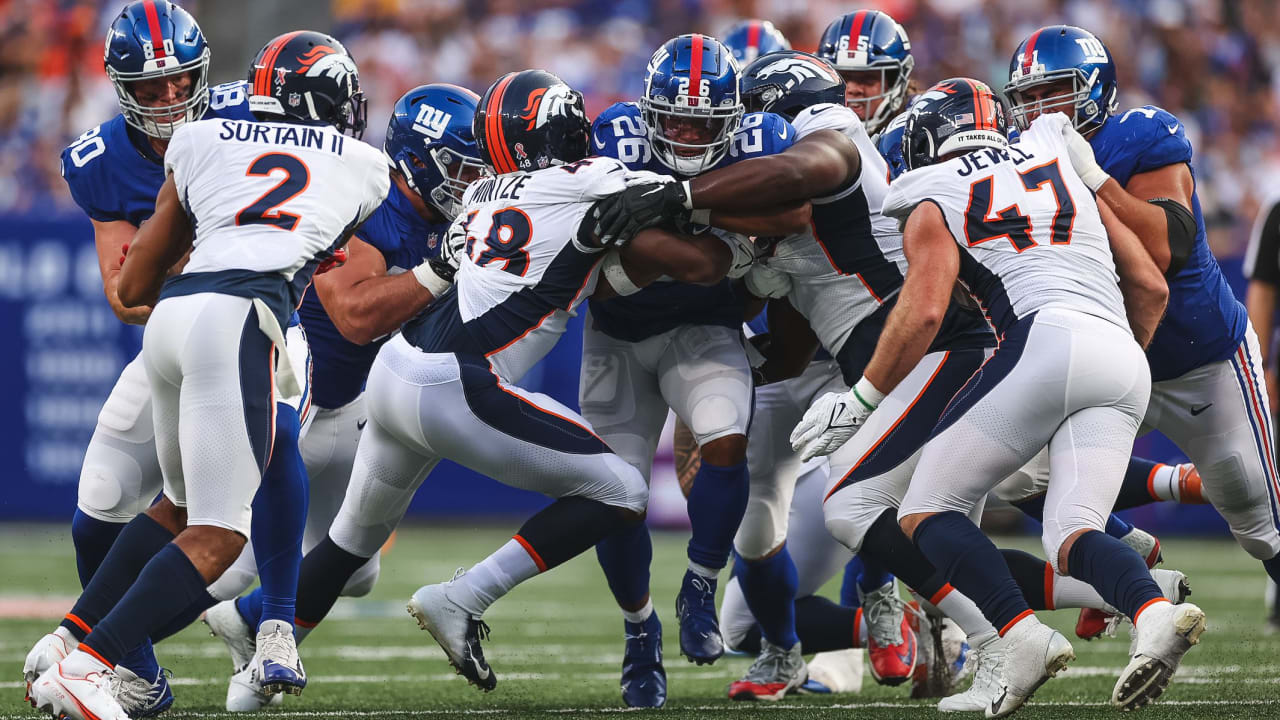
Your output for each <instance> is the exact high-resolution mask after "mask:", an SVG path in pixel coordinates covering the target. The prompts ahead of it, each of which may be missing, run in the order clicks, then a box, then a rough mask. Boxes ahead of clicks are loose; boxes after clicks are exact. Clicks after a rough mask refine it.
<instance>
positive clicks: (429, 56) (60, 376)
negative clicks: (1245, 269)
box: [0, 0, 1280, 533]
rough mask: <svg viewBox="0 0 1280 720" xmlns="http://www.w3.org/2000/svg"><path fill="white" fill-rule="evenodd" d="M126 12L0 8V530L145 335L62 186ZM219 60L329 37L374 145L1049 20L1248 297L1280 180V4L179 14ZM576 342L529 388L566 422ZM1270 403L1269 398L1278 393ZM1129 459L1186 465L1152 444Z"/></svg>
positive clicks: (44, 507) (58, 481) (355, 6)
mask: <svg viewBox="0 0 1280 720" xmlns="http://www.w3.org/2000/svg"><path fill="white" fill-rule="evenodd" d="M123 4H124V3H123V2H121V1H120V0H109V1H106V2H104V1H102V0H75V1H73V0H0V338H6V339H7V342H5V343H3V344H2V345H0V347H3V351H2V352H0V451H3V457H4V458H5V465H6V467H5V469H4V480H3V487H4V491H5V492H4V493H3V495H0V521H18V520H32V519H44V520H66V519H69V518H70V516H71V512H72V510H73V508H74V504H75V485H76V481H77V477H78V473H79V468H80V462H81V458H82V457H83V452H84V447H85V445H86V444H87V442H88V439H89V436H90V434H91V432H92V429H93V425H94V422H95V419H96V417H97V413H98V410H99V408H100V407H101V404H102V401H103V400H104V399H105V397H106V395H107V393H108V392H109V391H110V388H111V386H112V384H113V383H114V381H115V379H116V377H117V375H118V373H119V370H120V368H121V367H122V366H123V365H124V363H125V362H127V361H128V359H129V358H131V357H132V356H133V354H134V353H136V351H137V349H138V348H139V346H140V341H141V328H132V327H126V326H123V325H122V324H121V323H120V322H119V321H117V320H116V318H115V317H114V316H113V315H112V313H111V311H110V309H109V308H108V306H107V304H106V302H105V300H104V299H103V296H102V289H101V280H100V277H99V274H98V268H97V259H96V254H95V251H94V248H93V241H92V229H91V227H90V225H89V222H88V220H87V219H86V218H85V216H84V215H83V213H81V212H80V211H79V210H78V209H77V208H76V206H75V205H74V203H73V202H72V201H71V198H70V196H69V194H68V193H67V191H66V187H65V185H64V184H63V182H62V180H61V178H60V176H59V167H58V155H59V152H60V151H61V149H62V148H63V147H64V146H66V145H67V144H68V143H69V142H70V141H71V140H72V139H73V138H75V137H76V136H77V135H78V134H79V133H81V132H83V131H85V130H86V129H88V128H91V127H93V126H95V125H97V124H98V123H100V122H102V121H104V120H106V119H108V118H110V117H111V116H112V115H114V114H115V113H116V112H118V108H117V106H116V98H115V94H114V91H113V90H112V89H111V87H110V85H109V83H108V82H107V79H106V76H105V74H104V73H103V70H102V38H103V35H104V33H105V28H106V27H107V25H108V23H109V22H110V18H111V16H112V15H113V13H114V12H115V10H116V9H117V8H119V7H120V6H121V5H123ZM181 4H182V5H183V6H184V7H185V8H187V9H188V10H190V11H192V13H193V14H194V15H195V16H196V18H197V19H198V20H199V22H200V23H201V26H202V28H203V29H204V31H205V34H206V36H207V37H208V40H209V44H210V46H211V48H212V51H213V62H212V70H211V82H212V83H218V82H225V81H228V80H234V79H238V78H240V77H243V75H244V71H245V69H246V68H247V65H248V62H249V60H250V58H251V57H252V55H253V53H254V52H255V51H256V50H257V49H258V48H259V47H260V46H261V45H262V44H263V43H265V42H266V41H267V40H269V39H270V38H271V37H272V36H274V35H276V34H277V33H279V32H282V31H285V30H289V29H295V28H298V27H309V28H314V29H322V30H326V29H327V30H329V31H330V32H331V33H332V34H334V35H335V36H336V37H338V38H339V39H340V40H342V41H343V42H344V43H345V44H346V46H347V47H348V49H349V50H350V51H351V52H352V54H353V55H354V56H355V57H356V59H357V61H358V63H359V65H360V69H361V79H362V83H363V85H364V88H365V91H366V94H367V95H368V96H369V99H370V104H369V118H370V131H369V132H368V133H367V134H366V136H365V139H366V140H368V141H369V142H371V143H374V144H375V145H378V144H380V143H381V140H382V131H383V129H384V128H385V123H386V119H387V117H388V114H389V111H390V108H391V105H392V103H393V102H394V101H395V99H396V98H397V97H398V96H399V95H400V94H401V93H402V92H403V91H405V90H407V89H408V88H410V87H413V86H415V85H418V84H421V83H424V82H440V81H444V82H453V83H457V84H460V85H464V86H466V87H470V88H472V89H473V90H476V91H477V92H483V90H484V89H485V87H487V86H488V85H489V83H490V82H492V81H493V80H494V79H496V78H497V77H498V75H500V74H501V73H503V72H506V71H508V70H513V69H521V68H526V67H543V68H546V69H549V70H551V71H552V72H555V73H557V74H558V75H560V76H561V77H562V78H564V79H565V80H566V81H567V82H569V83H570V84H571V85H572V86H573V87H575V88H578V89H580V90H582V91H583V92H584V93H585V94H586V97H587V105H588V111H589V112H590V113H591V114H592V115H594V114H595V113H598V112H599V111H600V110H602V109H604V108H605V107H607V106H608V105H609V104H610V103H612V102H615V101H618V100H631V99H634V98H635V97H637V96H638V95H639V93H640V92H641V89H642V81H643V73H644V66H645V63H646V61H647V60H648V58H649V55H650V54H651V52H652V50H653V49H654V48H655V47H656V46H657V45H658V44H660V43H661V42H662V41H663V40H665V39H667V38H669V37H672V36H675V35H678V34H681V33H684V32H690V31H701V32H706V33H710V34H713V35H714V34H716V33H718V32H721V31H722V30H723V29H724V28H726V27H727V26H728V25H730V24H731V23H732V22H733V21H734V20H736V19H739V18H745V17H761V18H768V19H772V20H773V21H774V22H775V23H776V24H778V26H779V27H780V28H781V29H782V30H783V32H784V33H785V34H786V35H787V36H788V38H790V39H791V41H792V43H793V44H794V45H795V47H797V48H799V49H804V50H812V49H813V48H814V45H815V43H816V41H817V38H818V34H819V33H820V32H821V30H822V28H823V27H824V26H825V24H826V23H827V22H828V21H829V20H830V19H832V18H834V17H835V16H837V15H838V14H840V13H842V12H846V11H850V10H852V9H855V8H857V7H868V8H872V7H874V8H879V9H883V10H886V11H888V12H889V13H891V14H892V15H893V16H894V17H896V18H897V19H898V20H899V21H901V22H902V23H903V24H904V25H905V26H906V28H907V30H908V32H909V34H910V36H911V40H912V43H913V47H912V49H913V52H914V54H915V56H916V63H917V64H916V72H915V76H914V77H915V78H916V79H917V80H918V81H919V82H920V83H921V84H922V85H925V86H927V85H928V84H930V83H932V82H934V81H936V80H939V79H942V78H944V77H949V76H953V75H968V76H972V77H976V78H979V79H982V80H986V81H988V82H990V83H992V84H993V85H997V86H998V85H1001V84H1002V83H1003V79H1004V78H1005V77H1006V72H1007V63H1008V58H1009V54H1010V52H1011V51H1012V48H1013V47H1014V46H1015V45H1016V43H1017V42H1018V40H1019V39H1020V38H1022V37H1023V36H1025V35H1027V34H1028V33H1029V32H1030V31H1031V30H1033V29H1034V28H1035V27H1037V26H1039V25H1041V24H1043V23H1044V22H1046V18H1054V19H1061V21H1065V22H1069V23H1072V24H1078V25H1081V26H1084V27H1086V28H1089V29H1091V30H1093V31H1095V32H1096V33H1097V34H1098V35H1099V36H1100V37H1101V38H1102V39H1103V40H1104V41H1105V42H1107V44H1108V45H1109V47H1110V48H1111V50H1112V52H1113V53H1114V55H1115V59H1116V62H1117V65H1118V66H1119V71H1120V82H1121V106H1122V107H1132V106H1136V105H1143V104H1146V103H1155V104H1158V105H1160V106H1162V107H1165V108H1166V109H1168V110H1170V111H1172V112H1173V113H1174V114H1176V115H1177V116H1178V117H1179V118H1180V119H1181V120H1182V122H1183V123H1184V124H1185V125H1186V126H1187V131H1188V135H1189V137H1190V138H1191V139H1192V142H1193V143H1194V146H1195V148H1196V152H1197V155H1196V158H1195V160H1194V166H1195V172H1196V177H1197V181H1198V191H1199V195H1200V200H1201V203H1202V205H1203V208H1204V212H1205V217H1206V220H1207V222H1208V224H1209V240H1210V244H1211V245H1212V247H1213V249H1214V251H1215V253H1216V254H1217V256H1218V258H1219V260H1220V261H1221V262H1222V264H1223V266H1224V269H1225V270H1226V272H1227V275H1228V277H1229V278H1230V279H1231V281H1232V284H1233V286H1234V287H1235V288H1236V290H1237V295H1238V296H1239V297H1241V298H1243V289H1244V279H1243V277H1242V275H1241V255H1242V254H1243V252H1244V248H1245V246H1246V244H1247V242H1248V235H1249V229H1250V226H1251V224H1252V222H1253V218H1254V216H1255V214H1256V212H1257V208H1258V206H1259V203H1260V202H1262V201H1263V200H1265V199H1266V198H1265V194H1266V193H1267V192H1268V191H1269V189H1270V188H1275V187H1276V186H1277V182H1278V181H1280V135H1278V134H1277V128H1280V122H1277V121H1280V109H1278V104H1280V103H1278V101H1280V72H1277V70H1280V7H1277V6H1278V5H1280V4H1278V3H1273V2H1268V1H1266V0H1243V1H1238V2H1232V1H1228V0H1150V1H1149V2H1144V1H1142V0H1107V1H1105V2H1104V1H1102V0H928V1H913V0H896V1H889V2H867V3H862V4H859V3H856V2H838V3H837V2H831V1H830V0H761V1H760V2H750V1H746V2H733V1H730V0H708V1H701V0H654V1H652V2H649V1H646V0H620V1H618V2H605V1H602V0H580V1H577V2H575V1H574V0H563V1H561V2H547V1H545V0H538V1H531V0H488V1H478V0H334V1H333V2H332V3H325V2H318V1H307V0H286V1H282V2H261V1H259V2H251V1H250V0H216V1H215V0H204V1H203V2H197V1H196V0H189V1H188V2H183V3H181ZM579 332H580V326H574V327H572V328H571V331H570V332H569V333H568V334H567V335H566V337H565V338H564V339H563V341H562V342H561V343H560V345H559V346H558V347H557V349H556V351H555V352H554V353H553V354H552V355H551V356H549V357H548V358H547V360H545V361H544V362H543V363H542V364H540V365H539V366H538V367H537V368H535V369H534V370H533V371H532V372H531V373H530V376H529V377H528V378H526V380H525V382H524V383H522V384H523V385H524V386H526V387H530V388H534V389H540V390H543V391H544V392H548V393H549V394H551V395H553V396H555V397H557V398H558V399H560V400H562V401H564V402H566V403H568V404H570V405H575V406H576V402H575V401H576V395H577V366H578V362H577V357H578V353H579V348H580V341H579V339H578V337H577V335H578V333H579ZM1272 387H1273V401H1272V406H1273V407H1275V401H1274V387H1275V384H1274V382H1273V383H1272ZM1138 451H1139V452H1140V453H1142V454H1144V455H1146V456H1147V457H1152V458H1156V459H1161V460H1168V461H1172V460H1180V459H1182V458H1181V457H1180V456H1179V455H1178V453H1177V450H1176V449H1175V448H1173V447H1172V446H1171V445H1170V444H1168V443H1167V442H1164V441H1163V440H1161V439H1159V438H1148V439H1145V440H1143V441H1140V443H1139V447H1138ZM424 490H425V491H424V492H421V493H419V496H418V497H417V498H416V499H415V502H414V505H413V507H412V509H411V512H412V513H414V514H415V515H419V516H435V517H439V516H443V515H450V516H458V515H476V516H492V515H501V514H507V513H513V512H517V511H524V510H527V509H528V508H530V507H536V506H539V505H541V504H542V503H543V502H544V501H543V499H542V498H541V497H540V496H536V495H533V494H530V493H524V492H521V491H517V490H512V489H509V488H506V487H504V486H501V485H499V484H497V483H494V482H492V481H490V480H488V479H486V478H482V477H479V476H476V475H474V474H472V473H469V472H467V471H464V470H462V469H460V468H457V467H447V468H442V469H441V470H440V471H439V472H438V473H437V475H436V476H435V477H433V478H432V480H431V482H430V483H428V484H427V485H426V486H424ZM655 490H656V492H655V501H654V503H655V505H654V507H653V508H652V510H651V514H650V518H651V522H655V523H662V524H675V525H678V524H680V523H681V522H682V521H683V516H684V513H683V504H682V502H681V500H680V497H679V491H678V489H677V488H676V487H675V483H674V477H673V475H672V473H671V470H670V449H669V443H664V448H663V449H662V457H661V458H660V460H659V466H658V467H657V468H656V469H655ZM1131 515H1132V517H1131V519H1133V520H1135V521H1137V520H1140V521H1141V522H1142V523H1143V525H1144V526H1145V527H1148V528H1149V529H1151V530H1154V531H1156V532H1163V533H1169V532H1179V531H1180V532H1197V533H1225V525H1223V523H1222V522H1221V521H1220V520H1219V519H1217V518H1216V516H1215V514H1214V513H1213V512H1212V511H1211V510H1210V509H1208V508H1203V507H1175V506H1172V505H1168V504H1165V505H1160V506H1151V507H1148V508H1143V509H1140V510H1136V511H1132V513H1131Z"/></svg>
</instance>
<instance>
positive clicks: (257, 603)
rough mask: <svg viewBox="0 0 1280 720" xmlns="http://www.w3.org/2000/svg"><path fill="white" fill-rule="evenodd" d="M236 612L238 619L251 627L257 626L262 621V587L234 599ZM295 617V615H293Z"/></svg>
mask: <svg viewBox="0 0 1280 720" xmlns="http://www.w3.org/2000/svg"><path fill="white" fill-rule="evenodd" d="M235 605H236V612H238V613H240V619H241V620H244V622H245V624H246V625H248V626H249V627H251V628H256V627H258V623H260V622H262V621H263V619H264V618H263V617H262V588H260V587H257V588H254V589H253V592H251V593H249V594H248V595H241V596H240V597H238V598H236V599H235ZM295 619H296V617H295Z"/></svg>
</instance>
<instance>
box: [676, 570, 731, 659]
mask: <svg viewBox="0 0 1280 720" xmlns="http://www.w3.org/2000/svg"><path fill="white" fill-rule="evenodd" d="M676 617H677V618H679V620H680V652H681V653H682V654H683V655H684V656H685V657H686V658H688V659H689V662H691V663H697V664H698V665H709V664H711V663H713V662H715V661H716V660H719V659H720V656H721V655H723V654H724V638H722V637H721V636H720V623H719V621H717V620H716V580H715V578H705V577H702V576H701V575H699V574H697V573H695V572H693V571H692V570H686V571H685V573H684V581H683V582H681V583H680V594H679V595H677V596H676Z"/></svg>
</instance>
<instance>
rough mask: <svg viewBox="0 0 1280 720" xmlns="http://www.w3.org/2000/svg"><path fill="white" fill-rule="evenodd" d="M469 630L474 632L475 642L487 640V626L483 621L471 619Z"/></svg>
mask: <svg viewBox="0 0 1280 720" xmlns="http://www.w3.org/2000/svg"><path fill="white" fill-rule="evenodd" d="M471 629H472V630H474V631H475V633H476V639H477V640H488V639H489V624H488V623H486V622H485V621H483V620H480V619H477V618H472V619H471Z"/></svg>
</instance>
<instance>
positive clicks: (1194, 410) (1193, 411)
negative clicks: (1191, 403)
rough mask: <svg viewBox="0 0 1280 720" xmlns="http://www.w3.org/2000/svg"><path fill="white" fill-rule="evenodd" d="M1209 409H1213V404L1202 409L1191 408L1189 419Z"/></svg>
mask: <svg viewBox="0 0 1280 720" xmlns="http://www.w3.org/2000/svg"><path fill="white" fill-rule="evenodd" d="M1211 407H1213V403H1209V404H1208V405H1205V406H1204V407H1198V408H1196V407H1193V408H1191V417H1195V416H1196V415H1199V414H1200V413H1202V412H1204V411H1205V410H1208V409H1209V408H1211Z"/></svg>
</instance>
